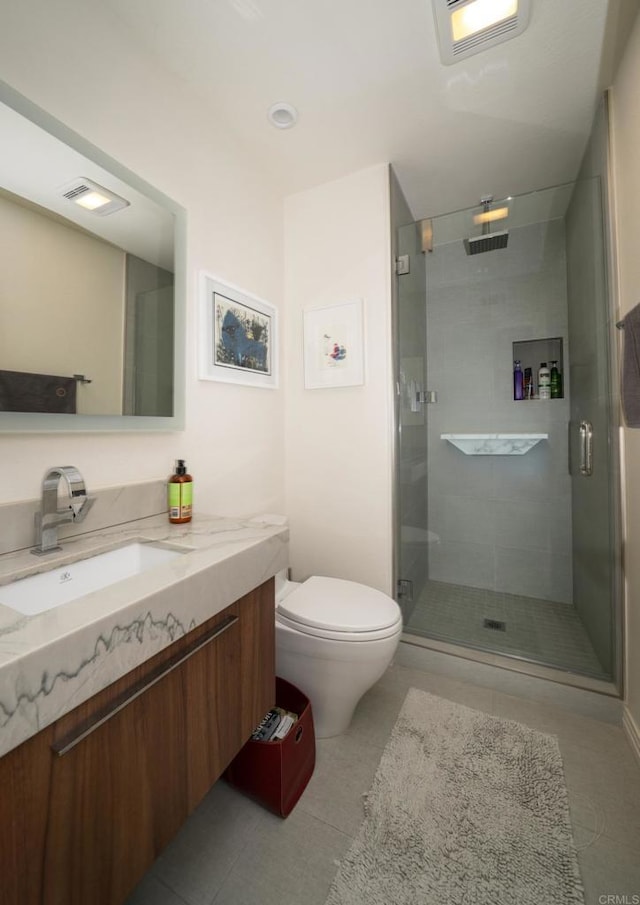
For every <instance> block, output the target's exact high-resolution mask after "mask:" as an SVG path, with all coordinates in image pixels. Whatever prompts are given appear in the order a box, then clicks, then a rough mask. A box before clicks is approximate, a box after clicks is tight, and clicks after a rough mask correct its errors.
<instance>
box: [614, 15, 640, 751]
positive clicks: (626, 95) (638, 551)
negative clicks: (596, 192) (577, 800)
mask: <svg viewBox="0 0 640 905" xmlns="http://www.w3.org/2000/svg"><path fill="white" fill-rule="evenodd" d="M638 85H640V17H639V18H637V19H636V23H635V27H634V29H633V33H632V35H631V37H630V38H629V43H628V45H627V49H626V52H625V55H624V58H623V61H622V63H621V65H620V68H619V70H618V74H617V76H616V79H615V82H614V86H613V91H612V139H613V177H614V186H615V195H616V232H617V248H618V281H619V293H620V306H621V314H622V315H623V316H624V315H625V314H626V313H627V312H628V311H629V310H630V309H631V308H633V307H634V305H636V304H637V303H638V301H640V255H638V247H639V246H640V158H639V156H638V149H639V148H640V92H639V91H638ZM623 442H624V456H625V468H626V494H625V496H626V499H625V503H626V540H625V553H624V569H625V577H626V598H627V607H626V622H627V624H626V673H627V674H626V695H625V697H626V701H627V706H628V709H629V713H630V714H631V717H632V718H633V720H634V721H635V724H636V726H638V727H640V657H638V650H639V648H640V430H633V429H628V428H625V429H624V430H623ZM638 741H639V742H640V738H639V739H638ZM639 753H640V752H639Z"/></svg>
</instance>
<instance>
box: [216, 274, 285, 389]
mask: <svg viewBox="0 0 640 905" xmlns="http://www.w3.org/2000/svg"><path fill="white" fill-rule="evenodd" d="M199 308H200V311H199V325H198V377H199V379H200V380H218V381H222V382H223V383H236V384H241V385H243V386H253V387H263V388H266V389H276V388H277V387H278V309H277V308H275V307H274V306H273V305H271V304H270V303H269V302H267V301H265V300H264V299H261V298H259V297H258V296H256V295H253V294H252V293H250V292H247V291H246V290H245V289H241V288H240V287H239V286H234V285H233V284H232V283H226V282H224V281H223V280H221V279H220V278H219V277H217V276H216V275H215V274H212V273H208V272H207V271H201V272H200V306H199Z"/></svg>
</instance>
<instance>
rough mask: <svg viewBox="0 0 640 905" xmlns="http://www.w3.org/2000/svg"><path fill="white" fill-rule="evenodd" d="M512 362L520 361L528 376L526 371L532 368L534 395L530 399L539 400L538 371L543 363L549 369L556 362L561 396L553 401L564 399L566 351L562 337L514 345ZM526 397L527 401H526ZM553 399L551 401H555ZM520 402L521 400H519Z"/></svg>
mask: <svg viewBox="0 0 640 905" xmlns="http://www.w3.org/2000/svg"><path fill="white" fill-rule="evenodd" d="M512 360H513V361H514V362H515V361H519V362H520V366H521V368H522V373H523V374H526V369H527V368H531V379H532V393H533V395H531V396H529V397H528V398H529V399H533V400H536V399H539V398H540V397H539V392H538V370H539V368H540V365H541V364H542V363H543V362H546V365H547V367H548V368H551V363H552V362H556V364H557V368H558V372H559V375H560V381H559V383H560V391H559V395H557V396H554V397H553V399H564V392H565V386H564V350H563V340H562V337H561V336H555V337H550V338H548V339H527V340H520V341H517V342H514V343H513V354H512ZM526 398H527V397H526V396H525V400H526ZM553 399H552V400H551V401H553ZM518 401H520V400H518Z"/></svg>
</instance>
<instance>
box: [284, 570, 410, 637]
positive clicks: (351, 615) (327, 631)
mask: <svg viewBox="0 0 640 905" xmlns="http://www.w3.org/2000/svg"><path fill="white" fill-rule="evenodd" d="M277 615H278V621H279V622H280V623H281V624H282V625H285V626H288V627H289V628H291V629H293V630H295V631H298V632H301V633H302V634H305V635H313V636H315V637H319V638H327V639H332V640H335V641H356V642H357V641H377V640H379V639H383V638H389V637H391V636H392V635H395V634H396V633H398V632H399V631H401V629H402V614H401V612H400V608H399V607H398V604H397V603H396V602H395V601H394V600H392V599H391V598H390V597H388V596H387V595H386V594H383V593H382V592H381V591H377V590H376V589H375V588H370V587H367V586H366V585H363V584H359V583H358V582H355V581H345V580H344V579H341V578H325V577H322V576H318V575H316V576H313V577H312V578H309V579H308V580H307V581H305V582H304V583H303V584H301V585H300V586H299V587H298V588H296V590H294V591H292V592H291V593H289V594H288V595H287V596H286V597H285V598H284V599H281V600H280V601H279V602H278V605H277Z"/></svg>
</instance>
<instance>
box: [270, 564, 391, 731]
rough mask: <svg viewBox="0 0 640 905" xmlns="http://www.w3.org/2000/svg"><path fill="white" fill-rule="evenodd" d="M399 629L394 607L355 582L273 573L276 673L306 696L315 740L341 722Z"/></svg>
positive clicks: (380, 670)
mask: <svg viewBox="0 0 640 905" xmlns="http://www.w3.org/2000/svg"><path fill="white" fill-rule="evenodd" d="M401 633H402V614H401V612H400V607H399V606H398V604H397V603H396V602H395V600H392V599H391V597H388V596H387V595H386V594H383V593H382V592H381V591H377V590H375V588H370V587H367V586H366V585H363V584H359V583H357V582H355V581H345V580H343V579H340V578H325V577H321V576H314V577H312V578H309V579H307V581H305V582H303V583H302V584H300V583H297V582H292V581H287V580H286V579H285V578H284V577H283V575H282V574H280V575H279V576H276V673H277V674H278V675H279V676H281V677H282V678H283V679H286V680H287V681H288V682H291V683H292V684H293V685H295V686H297V687H298V688H299V689H300V690H301V691H302V692H304V694H305V695H306V696H307V697H308V698H309V700H310V701H311V709H312V712H313V721H314V726H315V733H316V737H317V738H329V737H330V736H332V735H339V734H340V733H341V732H344V731H345V729H346V728H347V727H348V725H349V723H350V722H351V719H352V717H353V713H354V710H355V708H356V705H357V704H358V701H359V700H360V698H361V697H362V696H363V694H364V693H365V692H366V691H368V690H369V689H370V688H371V686H372V685H374V684H375V683H376V682H377V681H378V679H379V678H380V677H381V676H382V675H383V674H384V672H385V671H386V669H387V667H388V666H389V664H390V663H391V660H392V658H393V655H394V653H395V651H396V648H397V646H398V642H399V640H400V635H401Z"/></svg>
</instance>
